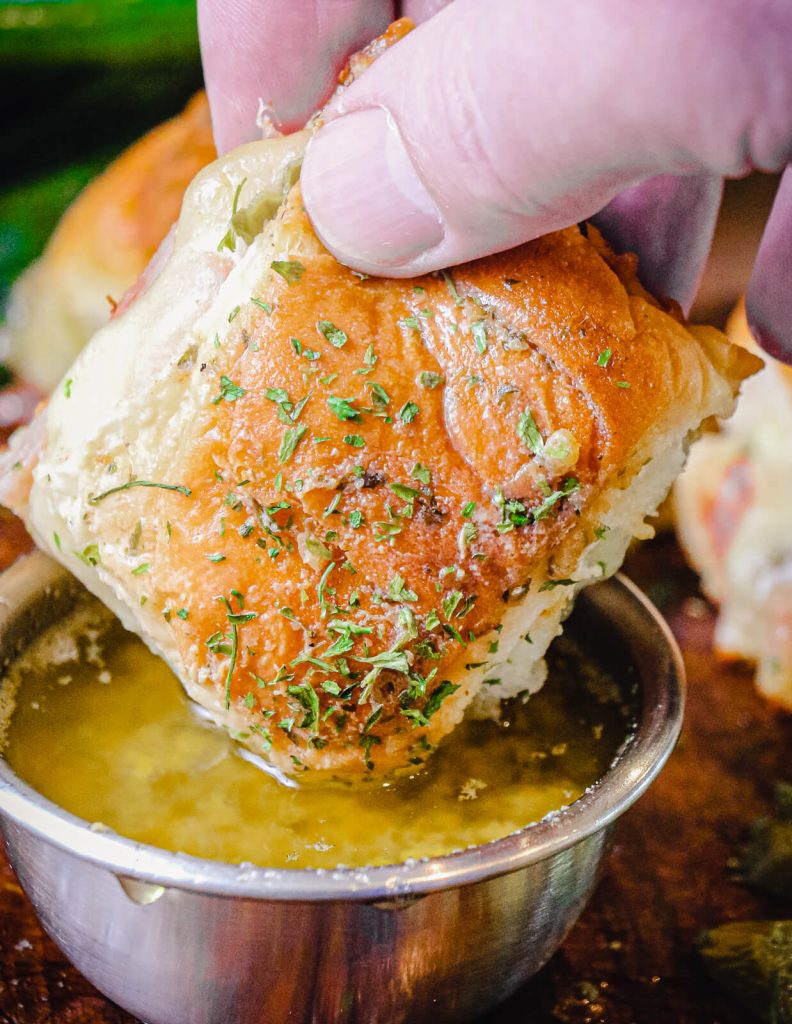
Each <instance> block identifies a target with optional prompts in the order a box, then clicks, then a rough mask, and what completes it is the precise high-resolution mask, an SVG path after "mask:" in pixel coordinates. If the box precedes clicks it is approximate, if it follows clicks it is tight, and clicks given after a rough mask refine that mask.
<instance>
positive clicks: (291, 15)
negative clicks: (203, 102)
mask: <svg viewBox="0 0 792 1024" xmlns="http://www.w3.org/2000/svg"><path fill="white" fill-rule="evenodd" d="M393 16H394V4H393V2H392V0H296V2H291V3H284V2H283V0H198V29H199V33H200V38H201V54H202V57H203V65H204V76H205V79H206V90H207V93H208V94H209V104H210V106H211V110H212V125H213V128H214V135H215V143H216V145H217V149H218V152H220V153H224V152H226V151H227V150H229V149H232V148H233V147H234V146H238V145H240V144H241V143H243V142H249V141H251V140H252V139H254V138H255V137H256V134H257V131H256V115H257V113H258V109H259V101H261V102H262V103H263V104H264V105H265V107H269V108H271V110H272V112H273V114H274V120H275V124H276V126H277V127H278V128H280V129H281V130H283V131H292V130H294V129H295V128H300V127H302V125H303V124H304V123H305V121H306V120H307V119H308V117H310V115H311V114H312V113H313V112H314V111H315V110H316V109H317V107H319V106H321V104H322V103H323V102H324V101H325V100H326V99H327V97H328V96H329V95H330V93H331V92H332V90H333V88H334V86H335V85H336V82H337V76H338V73H339V71H340V70H341V69H342V67H343V66H344V63H345V61H346V59H347V57H348V56H349V54H350V53H352V52H353V51H355V50H357V49H360V48H361V47H363V46H365V44H366V43H368V42H370V40H371V39H373V38H374V36H376V35H378V34H379V33H380V32H382V31H384V29H385V28H386V27H387V25H388V23H389V22H390V21H391V20H392V19H393Z"/></svg>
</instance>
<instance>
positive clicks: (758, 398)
mask: <svg viewBox="0 0 792 1024" xmlns="http://www.w3.org/2000/svg"><path fill="white" fill-rule="evenodd" d="M728 333H729V337H730V338H731V339H732V340H733V341H734V342H736V343H737V344H739V345H742V346H744V347H745V348H746V349H749V350H755V349H756V345H755V343H754V341H753V339H752V338H751V334H750V331H749V330H748V323H747V321H746V318H745V307H744V305H743V304H742V303H740V304H739V305H738V307H737V308H736V309H735V311H734V313H733V314H732V316H731V319H730V320H729V325H728ZM790 436H792V370H791V369H790V368H789V367H787V366H783V365H782V364H781V363H777V362H774V361H768V363H767V365H766V366H765V368H764V369H763V370H762V372H761V373H760V374H758V375H757V376H756V377H755V378H754V379H753V380H751V381H750V382H749V383H748V384H747V385H746V387H745V390H744V393H743V395H742V396H741V398H740V401H739V404H738V406H737V410H736V412H735V414H734V416H733V417H732V418H731V420H729V421H728V422H727V423H724V424H722V425H721V428H720V430H719V431H717V432H712V433H708V434H706V435H705V436H704V437H703V438H702V439H701V441H700V442H699V443H698V444H697V445H696V446H695V448H694V450H693V452H692V454H691V459H690V465H689V466H688V468H687V469H686V471H685V473H684V475H683V476H682V477H681V479H680V480H679V482H678V484H677V486H676V489H675V504H676V512H677V524H678V534H679V538H680V541H681V543H682V546H683V547H684V549H685V551H686V553H687V555H688V558H689V559H690V562H691V564H692V565H693V566H694V568H695V569H696V570H697V571H698V572H699V573H701V582H702V587H703V588H704V590H705V591H706V593H707V594H708V595H709V596H710V597H711V598H712V599H713V600H714V601H716V602H717V603H718V604H719V605H720V613H719V616H718V625H717V630H716V634H715V642H716V646H717V649H718V650H719V651H720V653H721V654H723V655H724V656H726V657H744V658H748V659H750V660H752V661H756V663H757V685H758V687H759V689H760V690H761V692H762V693H763V694H764V695H765V696H767V697H769V698H770V699H771V700H774V701H777V702H778V703H779V704H781V705H783V706H785V707H787V708H792V530H790V514H789V511H790V509H791V508H792V448H790V444H789V438H790Z"/></svg>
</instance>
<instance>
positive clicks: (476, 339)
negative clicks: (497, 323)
mask: <svg viewBox="0 0 792 1024" xmlns="http://www.w3.org/2000/svg"><path fill="white" fill-rule="evenodd" d="M470 331H471V334H472V335H473V344H474V345H475V346H476V351H477V352H478V354H479V355H481V356H483V355H484V353H485V352H486V351H487V324H486V323H485V321H484V320H476V322H475V323H473V324H471V327H470Z"/></svg>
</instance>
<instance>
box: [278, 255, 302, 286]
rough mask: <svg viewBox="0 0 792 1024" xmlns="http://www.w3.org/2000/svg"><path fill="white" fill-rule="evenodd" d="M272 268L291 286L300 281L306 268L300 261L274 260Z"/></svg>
mask: <svg viewBox="0 0 792 1024" xmlns="http://www.w3.org/2000/svg"><path fill="white" fill-rule="evenodd" d="M270 266H271V267H272V269H273V270H274V271H275V273H276V274H280V276H281V277H282V278H283V280H284V281H285V282H286V283H287V284H290V285H291V284H295V283H296V282H297V281H299V280H300V278H301V277H302V276H303V274H304V273H305V267H304V266H303V265H302V263H300V261H299V260H273V261H272V263H270Z"/></svg>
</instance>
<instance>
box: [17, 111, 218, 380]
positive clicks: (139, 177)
mask: <svg viewBox="0 0 792 1024" xmlns="http://www.w3.org/2000/svg"><path fill="white" fill-rule="evenodd" d="M215 156H216V153H215V148H214V143H213V141H212V128H211V124H210V120H209V105H208V103H207V101H206V96H205V95H204V94H203V93H199V94H198V95H197V96H195V98H194V99H193V100H192V101H191V102H190V103H189V104H188V105H187V107H186V108H185V110H184V112H183V113H182V114H180V115H179V116H178V117H175V118H173V119H172V120H170V121H167V122H166V123H165V124H162V125H160V126H159V127H157V128H155V129H154V130H153V131H151V132H149V133H148V134H147V135H145V136H144V137H143V138H142V139H141V140H140V141H139V142H136V143H135V144H134V145H133V146H130V148H129V149H127V150H126V151H125V152H124V153H123V154H122V155H121V156H120V157H119V158H118V159H117V160H115V161H113V163H112V164H110V166H109V167H108V168H107V170H106V171H105V172H104V173H103V174H101V175H99V177H98V178H96V179H95V180H94V181H92V182H91V184H90V185H88V186H87V188H86V189H85V190H84V191H83V192H82V193H81V195H80V196H79V198H78V199H76V200H75V202H74V203H72V205H71V206H70V207H69V208H68V210H67V211H66V213H65V214H64V215H63V217H62V218H61V220H60V222H59V224H58V226H57V228H56V229H55V231H54V232H53V235H52V237H51V239H50V241H49V243H48V244H47V247H46V249H45V251H44V253H43V255H42V256H41V258H40V259H38V260H37V261H36V262H35V263H34V264H32V265H31V266H30V267H29V269H28V270H27V271H25V273H24V274H23V275H22V277H20V278H19V280H18V281H17V282H16V284H15V285H14V288H13V289H12V292H11V297H10V300H9V305H8V309H7V310H6V323H5V324H4V325H3V326H2V328H0V335H2V336H3V337H2V342H1V343H2V346H3V348H4V350H5V351H6V352H7V358H8V362H9V363H10V364H11V365H12V366H13V367H14V369H15V370H17V371H18V372H19V373H20V374H21V376H22V377H24V378H25V379H26V380H27V381H29V382H30V383H32V384H35V385H37V386H38V387H39V388H41V390H42V391H45V392H48V391H50V390H51V389H52V388H53V387H54V386H55V384H56V383H57V381H59V380H60V378H61V377H62V375H63V374H64V373H65V371H66V370H67V368H68V367H69V365H70V364H71V363H72V361H73V360H74V359H75V357H76V356H77V354H78V353H79V351H80V349H81V348H82V347H83V345H84V344H85V342H86V341H88V339H89V338H90V337H91V335H92V334H94V332H95V331H97V330H98V329H99V328H100V327H101V326H102V325H103V324H104V323H106V322H107V320H108V318H109V316H110V313H111V309H112V303H111V301H110V300H114V301H116V302H117V301H118V300H120V299H121V297H122V296H123V294H124V293H125V292H126V291H127V289H128V288H130V287H132V285H133V284H134V283H135V281H136V280H137V278H138V276H139V275H140V274H141V273H142V271H143V269H144V268H145V267H146V265H147V263H148V262H149V260H150V259H151V257H152V256H153V255H154V253H155V251H156V249H157V247H158V246H159V244H160V242H161V241H162V240H163V238H164V237H165V236H166V235H167V233H168V231H169V230H170V228H171V226H172V225H173V224H174V222H175V221H176V218H177V217H178V215H179V209H180V207H181V201H182V198H183V196H184V190H185V189H186V188H187V185H188V184H189V183H190V181H191V180H192V179H193V178H194V177H195V175H196V173H197V172H198V171H199V170H200V169H201V168H202V167H204V166H205V165H206V164H207V163H209V162H210V161H211V160H213V159H214V158H215Z"/></svg>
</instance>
